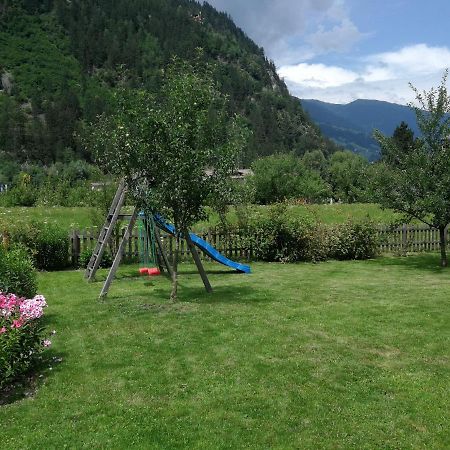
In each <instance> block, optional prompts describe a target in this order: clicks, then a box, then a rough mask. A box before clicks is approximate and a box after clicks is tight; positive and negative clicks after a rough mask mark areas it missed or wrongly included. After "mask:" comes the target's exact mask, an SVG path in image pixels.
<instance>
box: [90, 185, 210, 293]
mask: <svg viewBox="0 0 450 450" xmlns="http://www.w3.org/2000/svg"><path fill="white" fill-rule="evenodd" d="M126 192H127V186H126V183H125V181H124V180H121V182H120V183H119V186H118V188H117V192H116V195H115V197H114V199H113V201H112V204H111V207H110V209H109V212H108V215H107V216H106V219H105V223H104V225H103V228H102V230H101V232H100V235H99V237H98V240H97V244H96V246H95V249H94V251H93V253H92V257H91V259H90V261H89V264H88V266H87V268H86V272H85V278H86V279H87V280H88V281H93V280H94V278H95V274H96V272H97V270H98V268H99V266H100V262H101V259H102V256H103V254H104V251H105V248H106V246H107V244H108V241H109V239H110V237H111V233H112V230H113V228H114V226H115V224H116V223H117V220H118V219H119V218H128V219H129V222H128V225H127V228H126V229H125V233H124V235H123V236H122V237H121V239H120V243H119V247H118V249H117V252H116V254H115V256H114V261H113V264H112V266H111V268H110V270H109V272H108V276H107V277H106V280H105V283H104V284H103V287H102V290H101V292H100V296H99V298H100V299H103V298H105V297H106V296H107V295H108V292H109V288H110V286H111V284H112V282H113V280H114V277H115V275H116V272H117V269H118V268H119V265H120V262H121V261H122V258H123V254H124V250H125V246H126V244H127V242H128V240H129V238H130V236H131V233H132V231H133V228H134V225H135V224H136V220H137V219H138V215H139V210H138V208H137V207H135V208H134V210H133V213H132V214H131V216H130V215H123V214H120V210H121V208H122V206H123V204H124V202H125V196H126ZM182 237H183V239H186V242H187V245H188V248H189V251H190V252H191V255H192V258H193V259H194V262H195V265H196V266H197V270H198V272H199V274H200V277H201V279H202V281H203V285H204V286H205V290H206V291H207V292H208V293H209V292H212V287H211V284H210V282H209V279H208V276H207V274H206V271H205V269H204V267H203V264H202V262H201V259H200V256H199V254H198V252H197V249H196V248H195V246H194V244H193V242H192V240H191V238H190V236H189V232H185V233H183V235H182ZM155 241H156V246H157V252H156V253H157V255H156V256H157V258H156V259H157V263H158V266H159V268H160V270H161V272H164V269H166V270H167V273H168V274H169V275H170V278H171V279H173V276H174V272H173V268H172V266H171V265H170V263H169V258H168V257H167V254H166V252H165V250H164V247H163V244H162V240H161V234H160V232H159V229H158V225H157V224H155Z"/></svg>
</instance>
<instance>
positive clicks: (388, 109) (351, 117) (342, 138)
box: [301, 99, 419, 161]
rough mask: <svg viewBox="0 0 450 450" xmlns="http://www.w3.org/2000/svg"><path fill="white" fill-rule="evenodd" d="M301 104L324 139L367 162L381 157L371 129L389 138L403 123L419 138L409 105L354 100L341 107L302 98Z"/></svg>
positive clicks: (413, 115)
mask: <svg viewBox="0 0 450 450" xmlns="http://www.w3.org/2000/svg"><path fill="white" fill-rule="evenodd" d="M301 104H302V106H303V109H304V110H305V111H307V112H308V114H309V116H310V117H311V119H312V120H313V121H314V122H315V123H316V124H317V125H318V126H319V128H320V129H321V131H322V133H323V134H324V135H325V136H327V137H329V138H331V139H332V140H333V141H335V142H336V143H337V144H338V145H341V146H342V147H345V148H346V149H349V150H352V151H354V152H356V153H359V154H361V155H362V156H365V157H366V158H367V159H368V160H369V161H374V160H377V159H378V158H379V156H380V149H379V146H378V143H377V142H376V141H375V139H374V138H373V137H372V134H373V130H374V129H378V130H380V131H381V132H382V133H384V134H386V135H392V133H393V132H394V130H395V128H396V127H397V126H398V125H399V124H400V123H401V122H402V121H404V122H406V123H407V124H408V125H409V127H410V128H411V129H412V130H413V131H414V134H415V135H416V136H417V135H419V130H418V128H417V124H416V117H415V114H414V111H413V110H412V108H410V107H408V106H403V105H398V104H396V103H389V102H383V101H379V100H355V101H353V102H351V103H348V104H346V105H340V104H334V103H326V102H321V101H319V100H305V99H303V100H301Z"/></svg>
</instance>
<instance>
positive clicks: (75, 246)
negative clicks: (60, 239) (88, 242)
mask: <svg viewBox="0 0 450 450" xmlns="http://www.w3.org/2000/svg"><path fill="white" fill-rule="evenodd" d="M71 240H72V264H73V266H74V267H77V266H78V261H79V257H80V253H81V252H80V236H79V232H78V230H73V231H72V239H71Z"/></svg>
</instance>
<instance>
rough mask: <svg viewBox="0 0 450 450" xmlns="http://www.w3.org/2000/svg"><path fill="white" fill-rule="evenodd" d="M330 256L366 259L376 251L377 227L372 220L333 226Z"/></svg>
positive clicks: (374, 254) (371, 256)
mask: <svg viewBox="0 0 450 450" xmlns="http://www.w3.org/2000/svg"><path fill="white" fill-rule="evenodd" d="M332 234H333V238H332V241H331V242H332V243H331V248H330V256H331V257H332V258H335V259H342V260H343V259H368V258H373V257H374V256H376V254H377V252H378V244H379V242H378V235H377V229H376V226H375V224H374V223H372V222H369V221H367V222H360V223H353V222H347V223H345V224H343V225H339V226H336V227H334V233H332Z"/></svg>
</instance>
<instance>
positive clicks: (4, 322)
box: [0, 292, 51, 389]
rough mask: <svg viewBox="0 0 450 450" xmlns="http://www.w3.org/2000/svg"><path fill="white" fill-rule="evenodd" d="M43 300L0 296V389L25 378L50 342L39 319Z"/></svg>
mask: <svg viewBox="0 0 450 450" xmlns="http://www.w3.org/2000/svg"><path fill="white" fill-rule="evenodd" d="M46 306H47V303H46V301H45V298H44V297H43V296H41V295H37V296H35V297H33V298H31V299H26V298H23V297H19V296H17V295H15V294H5V293H2V292H0V389H3V388H4V387H6V386H7V385H8V384H9V383H10V382H12V381H14V380H15V379H16V378H17V377H19V376H20V375H23V374H25V373H26V372H27V371H28V370H29V369H30V368H31V367H32V366H33V365H34V364H35V363H36V362H37V361H38V360H39V357H40V354H41V353H42V351H43V350H44V349H45V348H46V347H48V346H50V344H51V342H50V340H48V339H45V336H44V327H43V326H42V324H41V321H40V318H41V317H42V315H43V313H44V308H45V307H46Z"/></svg>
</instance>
